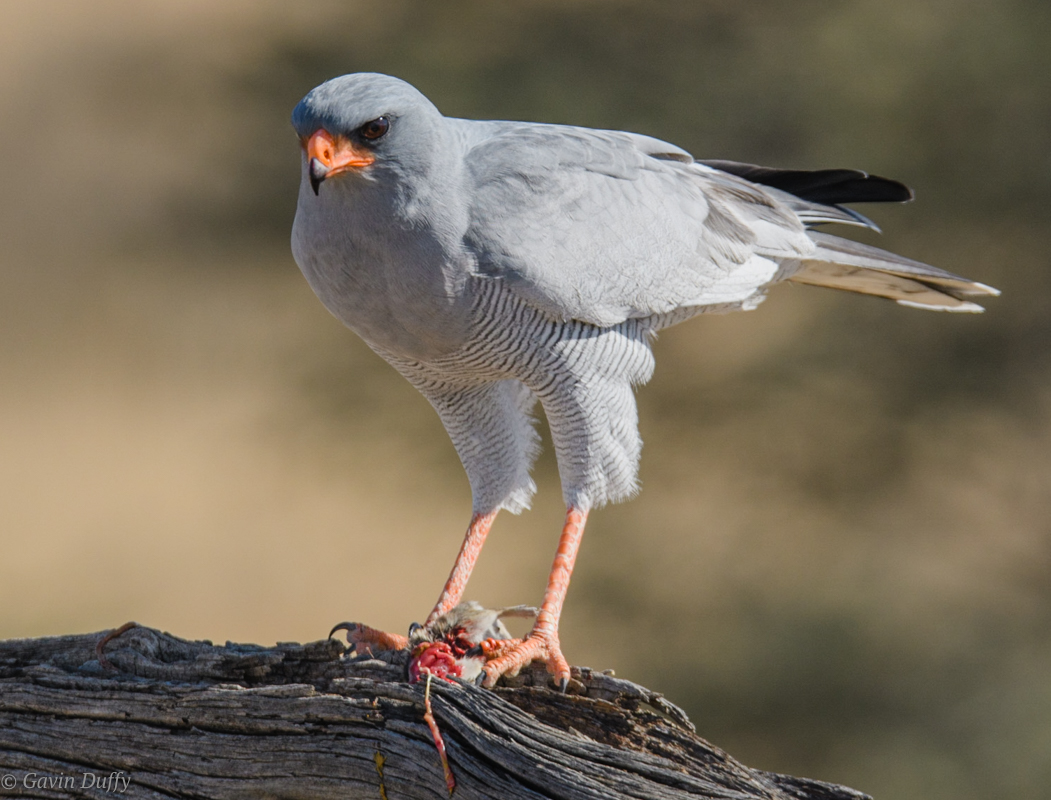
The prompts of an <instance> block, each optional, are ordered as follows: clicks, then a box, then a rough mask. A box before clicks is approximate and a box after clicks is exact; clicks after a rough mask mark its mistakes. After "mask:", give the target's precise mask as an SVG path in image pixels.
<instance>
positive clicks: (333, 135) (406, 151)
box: [292, 72, 442, 195]
mask: <svg viewBox="0 0 1051 800" xmlns="http://www.w3.org/2000/svg"><path fill="white" fill-rule="evenodd" d="M441 118H442V116H441V113H440V112H439V111H438V109H437V108H435V107H434V105H433V104H432V103H431V102H430V101H429V100H428V99H427V98H426V97H424V95H422V94H421V93H420V92H419V91H417V90H416V89H415V88H414V87H413V86H411V85H410V84H408V83H406V82H405V81H402V80H399V79H397V78H392V77H390V76H389V75H380V74H377V73H367V72H363V73H356V74H353V75H343V76H341V77H339V78H333V79H332V80H330V81H326V82H325V83H323V84H321V85H320V86H318V87H316V88H315V89H313V90H311V91H310V92H309V93H308V94H307V96H306V97H304V98H303V99H302V100H301V101H299V104H298V105H297V106H296V107H295V110H293V112H292V127H293V128H295V131H296V134H297V135H298V136H299V140H300V143H301V145H302V147H303V151H304V153H305V168H306V170H307V175H308V177H309V179H310V186H311V188H312V189H313V190H314V194H315V195H317V194H319V193H320V190H321V184H322V182H324V181H326V180H329V179H330V178H333V177H335V176H337V175H359V176H372V175H373V174H374V172H375V171H376V170H377V169H381V168H384V167H390V168H393V169H394V170H396V171H398V170H399V169H400V170H411V171H414V172H417V173H418V172H420V171H427V167H428V164H427V161H428V160H429V158H430V157H431V152H432V151H433V148H434V146H435V141H436V138H437V137H436V134H437V132H438V130H439V129H440V120H441Z"/></svg>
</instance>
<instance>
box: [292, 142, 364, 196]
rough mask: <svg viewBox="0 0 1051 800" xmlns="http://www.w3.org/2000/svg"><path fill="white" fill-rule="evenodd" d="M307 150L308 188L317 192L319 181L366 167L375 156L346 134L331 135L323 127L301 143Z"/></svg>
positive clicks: (319, 186) (319, 185)
mask: <svg viewBox="0 0 1051 800" xmlns="http://www.w3.org/2000/svg"><path fill="white" fill-rule="evenodd" d="M303 147H304V149H305V150H306V151H307V159H308V163H309V167H308V169H309V171H310V188H312V189H313V190H314V194H317V193H318V191H319V189H320V188H321V182H322V181H324V180H325V179H326V178H330V177H332V176H333V175H338V174H339V173H341V172H346V171H347V170H349V169H361V168H362V167H367V166H369V165H370V164H372V162H374V161H375V160H376V157H375V156H374V155H373V154H372V153H370V152H369V151H368V150H366V149H364V148H362V147H361V146H360V145H355V144H354V143H353V142H351V141H350V139H348V138H347V137H346V136H333V135H332V134H330V133H329V132H328V131H326V130H325V129H324V128H320V129H319V130H316V131H314V133H313V134H312V135H311V136H310V138H309V139H307V140H306V141H305V142H304V144H303Z"/></svg>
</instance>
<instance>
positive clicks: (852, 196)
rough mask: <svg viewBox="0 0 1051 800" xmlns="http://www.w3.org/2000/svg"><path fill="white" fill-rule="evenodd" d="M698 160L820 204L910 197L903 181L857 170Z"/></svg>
mask: <svg viewBox="0 0 1051 800" xmlns="http://www.w3.org/2000/svg"><path fill="white" fill-rule="evenodd" d="M700 163H702V164H706V165H707V166H709V167H712V168H713V169H718V170H722V171H723V172H729V173H730V174H731V175H737V176H738V177H741V178H744V179H745V180H747V181H752V182H753V183H761V184H762V185H763V186H771V187H773V188H774V189H780V190H781V191H783V192H788V193H789V194H794V195H795V196H796V197H801V198H803V199H804V200H810V201H811V202H813V203H821V204H823V205H838V204H840V203H907V202H908V201H909V200H912V197H913V194H912V189H910V188H909V187H908V186H906V185H905V184H903V183H900V182H898V181H895V180H891V179H890V178H881V177H880V176H879V175H869V174H868V173H867V172H862V171H861V170H857V169H816V170H800V169H775V168H773V167H759V166H756V165H755V164H739V163H738V162H736V161H721V160H706V161H701V162H700Z"/></svg>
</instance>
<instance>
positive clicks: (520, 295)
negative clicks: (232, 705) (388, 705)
mask: <svg viewBox="0 0 1051 800" xmlns="http://www.w3.org/2000/svg"><path fill="white" fill-rule="evenodd" d="M292 125H293V128H294V130H295V133H296V134H297V136H298V138H299V141H300V144H301V150H302V156H301V166H302V170H301V180H300V185H299V195H298V201H297V207H296V214H295V220H294V223H293V227H292V253H293V256H294V258H295V261H296V263H297V264H298V266H299V267H300V269H301V271H302V273H303V275H304V276H305V277H306V280H307V281H308V283H309V284H310V286H311V287H312V289H313V290H314V292H315V293H316V294H317V296H318V298H319V299H320V300H321V302H322V303H323V304H324V306H325V307H326V308H327V309H328V310H329V311H330V312H331V313H332V314H333V315H335V316H336V317H337V318H338V319H339V320H340V321H342V322H343V323H344V324H345V325H346V326H347V327H349V328H350V329H351V330H352V331H354V332H355V333H356V334H357V335H358V336H360V337H361V338H362V339H363V340H364V341H365V343H366V344H367V345H368V346H369V347H370V348H371V349H372V350H373V351H375V352H376V353H377V354H378V355H380V356H381V357H382V358H384V359H385V360H386V361H387V362H388V363H390V364H391V365H392V366H393V367H394V369H396V370H397V371H398V372H399V373H401V375H402V376H404V377H405V378H406V379H407V380H408V382H409V383H410V384H411V385H412V386H414V387H415V388H416V389H417V390H418V391H419V392H420V393H421V394H423V396H424V397H425V398H426V399H427V400H428V401H429V402H430V404H431V405H432V406H433V407H434V409H435V410H436V412H437V414H438V416H439V418H440V420H441V422H442V424H443V425H444V427H445V429H446V431H447V432H448V434H449V437H450V438H451V440H452V443H453V445H454V447H455V449H456V452H457V454H458V455H459V458H460V461H461V463H462V464H463V467H464V470H465V471H466V473H467V477H468V480H469V482H470V487H471V496H472V514H471V518H470V522H469V524H468V527H467V532H466V535H465V536H464V539H463V544H462V545H461V548H460V550H459V553H458V555H457V556H456V560H455V562H454V564H453V568H452V571H451V573H450V575H449V577H448V579H447V581H446V583H445V585H444V587H443V588H442V590H441V593H440V595H439V598H438V601H437V603H436V604H435V607H434V609H433V610H432V611H431V612H430V614H429V616H428V617H427V618H426V622H425V623H424V628H431V627H434V626H435V625H436V623H437V622H438V621H439V620H440V619H442V618H443V617H445V616H446V615H448V614H450V613H452V612H454V609H456V608H457V606H459V605H460V603H461V601H462V597H463V593H464V590H465V587H466V585H467V581H468V579H469V577H470V575H471V571H472V569H473V567H474V564H475V562H476V560H477V558H478V555H479V553H480V551H481V549H482V546H483V544H484V543H485V540H486V537H487V535H488V534H489V531H490V529H491V527H492V526H493V522H494V520H495V519H496V517H497V514H498V513H499V512H500V511H502V510H506V511H509V512H511V513H519V512H521V511H523V510H525V509H526V508H528V506H529V504H530V500H531V498H532V496H533V494H534V492H535V491H536V485H535V483H534V482H533V479H532V478H531V476H530V471H531V468H532V465H533V462H534V459H535V458H536V455H537V452H538V436H537V433H536V431H535V428H534V423H535V416H534V411H535V407H536V405H537V404H538V403H539V405H540V406H541V407H542V409H543V413H544V415H545V416H546V418H547V420H548V424H549V428H550V434H551V439H552V443H553V445H554V449H555V454H556V457H557V463H558V472H559V477H560V481H561V487H562V494H563V500H564V503H565V507H566V515H565V523H564V525H563V528H562V531H561V534H560V536H559V540H558V546H557V550H556V553H555V558H554V562H553V564H552V567H551V572H550V576H549V578H548V582H547V586H546V589H545V592H544V595H543V600H542V602H541V604H540V607H539V611H538V613H537V615H536V619H535V622H534V624H533V627H532V629H531V631H530V632H529V633H528V634H527V635H526V636H525V637H523V638H522V639H519V640H512V641H511V642H510V643H506V642H505V643H502V644H503V645H505V646H501V647H499V648H497V650H496V652H497V653H498V655H496V657H494V658H492V659H491V660H488V661H487V662H486V663H485V665H484V668H483V669H482V670H481V672H480V675H479V680H480V683H481V684H482V685H483V686H487V687H492V686H493V685H495V684H496V682H497V680H498V679H499V678H500V677H501V676H503V675H513V674H515V673H516V672H517V671H518V670H519V669H521V668H522V667H523V666H525V665H526V664H529V663H531V662H532V661H534V660H542V661H544V662H546V665H547V668H548V671H549V672H550V673H551V675H552V678H553V681H554V683H555V684H556V685H557V686H559V687H561V689H562V690H563V691H565V689H566V686H567V684H568V682H569V679H570V668H569V664H568V662H567V661H566V659H565V657H564V655H563V653H562V648H561V642H560V639H559V618H560V616H561V613H562V608H563V604H564V601H565V598H566V593H567V590H568V588H569V582H570V576H571V574H572V572H573V567H574V563H575V561H576V557H577V552H578V549H579V546H580V542H581V538H582V536H583V533H584V527H585V524H586V522H587V519H588V515H589V514H590V512H591V511H593V510H594V509H597V508H599V507H601V506H603V505H605V504H607V503H612V502H618V501H622V500H625V499H627V498H629V497H630V496H632V495H634V494H635V493H636V491H637V489H638V463H639V454H640V448H641V444H642V442H641V439H640V436H639V431H638V412H637V408H636V401H635V394H634V391H635V388H636V387H638V386H640V385H642V384H644V383H646V381H647V380H648V379H649V378H650V376H651V374H652V372H653V369H654V355H653V351H652V349H651V345H652V341H653V339H654V336H655V334H657V332H658V331H660V330H662V329H664V328H667V327H669V326H671V325H676V324H679V323H681V322H684V321H686V320H688V319H690V318H692V317H695V316H699V315H702V314H708V313H726V312H731V311H746V310H750V309H754V308H755V307H756V306H757V305H759V303H760V302H761V301H762V300H763V299H764V297H765V295H766V292H767V290H768V289H769V288H770V287H771V286H772V285H774V284H777V283H781V282H785V281H788V282H793V283H797V284H809V285H815V286H824V287H831V288H835V289H842V290H847V291H852V292H858V293H862V294H869V295H876V296H879V297H883V298H889V299H891V300H894V301H896V302H898V303H899V304H901V305H904V306H911V307H915V308H923V309H931V310H939V311H953V312H978V311H982V310H983V309H982V307H981V306H980V305H978V303H976V302H975V299H980V298H982V297H990V296H995V295H997V294H999V292H998V291H997V290H996V289H994V288H992V287H990V286H987V285H985V284H982V283H978V282H976V281H972V280H969V279H967V278H963V277H960V276H958V275H954V274H952V273H949V272H946V271H944V270H941V269H937V268H935V267H932V266H929V265H927V264H923V263H921V262H918V261H914V260H911V259H908V258H905V257H902V256H899V255H895V254H893V253H890V252H888V251H885V250H881V249H878V248H875V247H872V246H869V245H865V244H862V243H859V242H857V241H853V240H850V239H846V238H840V237H838V236H835V235H832V234H830V233H827V232H824V231H823V230H820V228H821V227H822V226H825V225H828V224H834V223H838V224H842V225H853V226H861V227H864V228H872V229H876V230H878V228H877V227H876V225H875V224H874V223H873V222H872V221H871V220H869V219H868V218H867V217H865V216H863V215H862V214H860V213H859V212H857V211H855V210H853V209H852V208H850V207H849V206H848V205H847V204H850V203H863V202H905V201H908V200H911V199H912V197H913V195H912V191H911V190H910V189H909V188H908V187H907V186H905V185H904V184H902V183H899V182H898V181H895V180H891V179H888V178H882V177H879V176H877V175H870V174H867V173H865V172H862V171H859V170H848V169H821V170H794V169H776V168H768V167H760V166H756V165H752V164H744V163H738V162H734V161H725V160H702V159H697V158H694V156H693V155H691V154H690V153H689V152H687V151H686V150H684V149H682V148H680V147H678V146H676V145H674V144H670V143H668V142H664V141H661V140H659V139H656V138H652V137H650V136H645V135H642V134H637V133H629V132H624V131H616V130H598V129H591V128H585V127H575V126H570V125H556V124H544V123H533V122H513V121H492V120H468V119H459V118H454V117H446V116H444V115H443V114H442V113H441V112H440V111H439V110H438V109H437V108H436V107H435V105H434V104H433V103H432V102H431V101H430V100H428V99H427V97H425V96H424V95H423V94H422V93H421V92H420V91H419V90H417V89H416V88H415V87H414V86H412V85H411V84H409V83H407V82H405V81H403V80H400V79H398V78H395V77H392V76H388V75H382V74H378V73H354V74H349V75H343V76H340V77H336V78H333V79H331V80H328V81H326V82H325V83H322V84H321V85H319V86H317V87H316V88H314V89H312V90H311V91H310V92H309V93H308V94H307V95H306V96H305V97H304V98H303V99H302V100H301V101H300V102H299V103H298V104H297V105H296V107H295V109H294V111H293V113H292ZM348 624H349V623H344V625H348ZM337 627H339V626H337ZM381 638H383V643H384V646H390V647H402V648H407V647H408V646H409V639H408V637H403V636H399V635H396V634H384V635H383V637H381ZM417 638H418V637H417Z"/></svg>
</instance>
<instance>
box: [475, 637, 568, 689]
mask: <svg viewBox="0 0 1051 800" xmlns="http://www.w3.org/2000/svg"><path fill="white" fill-rule="evenodd" d="M483 650H485V651H486V657H487V658H489V659H490V660H488V661H487V662H486V665H485V667H484V668H483V669H482V672H481V674H480V676H479V678H480V682H481V685H482V686H484V687H485V688H487V689H491V688H493V686H495V685H496V682H497V681H498V680H499V679H500V677H501V676H503V675H507V676H513V675H517V674H518V672H519V670H521V669H522V667H524V666H526V665H528V664H530V663H532V662H533V661H543V662H545V663H546V664H547V671H548V672H550V673H551V675H552V677H553V678H554V681H555V683H556V685H557V686H558V687H559V689H560V690H561V691H563V692H564V691H565V690H566V687H567V686H569V678H570V672H569V662H568V661H566V659H565V656H563V655H562V648H561V646H560V645H559V642H558V634H557V633H555V634H549V633H537V632H536V631H534V632H533V633H530V634H529V635H528V636H527V637H526V638H525V639H505V640H502V641H498V642H494V643H492V644H491V645H490V647H489V648H488V649H486V648H484V647H483Z"/></svg>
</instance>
